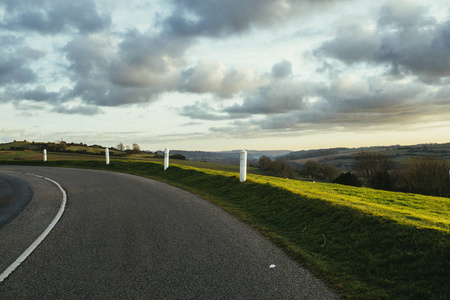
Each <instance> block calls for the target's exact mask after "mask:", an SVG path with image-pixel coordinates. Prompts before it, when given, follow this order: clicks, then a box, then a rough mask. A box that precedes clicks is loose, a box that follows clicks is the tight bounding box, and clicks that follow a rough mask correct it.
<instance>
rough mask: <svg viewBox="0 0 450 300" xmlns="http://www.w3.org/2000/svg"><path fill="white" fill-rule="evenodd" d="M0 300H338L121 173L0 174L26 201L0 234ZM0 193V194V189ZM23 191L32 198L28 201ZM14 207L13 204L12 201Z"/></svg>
mask: <svg viewBox="0 0 450 300" xmlns="http://www.w3.org/2000/svg"><path fill="white" fill-rule="evenodd" d="M30 174H35V175H41V176H45V177H47V178H50V179H52V180H54V181H55V182H57V183H59V184H60V185H61V186H62V188H63V189H64V190H65V192H66V193H67V205H66V207H65V210H64V212H63V215H62V217H61V219H60V220H59V221H58V223H57V224H56V225H55V226H54V228H53V229H52V230H51V232H50V233H49V234H48V236H47V237H46V238H45V239H44V240H43V241H42V243H41V244H40V245H39V246H37V248H36V249H35V250H34V251H33V252H32V253H31V254H30V256H29V257H28V258H27V259H26V260H25V261H24V262H23V263H22V264H21V265H20V266H19V267H18V268H17V269H16V270H15V271H14V272H12V273H11V275H9V276H8V277H7V278H6V279H5V280H4V281H3V282H2V283H0V298H1V299H337V298H338V296H337V295H336V294H334V293H333V292H332V291H331V290H330V289H328V288H327V287H326V286H325V285H324V284H323V283H322V282H321V281H319V280H317V279H316V278H314V277H313V276H312V274H311V273H310V272H309V271H307V270H305V269H303V268H302V267H300V266H299V265H297V264H296V263H295V262H293V261H292V260H290V259H289V258H288V257H287V256H286V255H285V254H284V253H283V252H282V251H281V250H279V249H278V248H277V247H275V246H274V245H273V244H272V243H271V242H269V241H268V240H267V239H265V238H264V237H263V236H262V235H260V234H258V233H257V232H255V231H254V230H253V229H252V228H251V227H250V226H248V225H246V224H243V223H242V222H240V221H238V220H237V219H235V218H234V217H232V216H230V215H229V214H228V213H226V212H225V211H224V210H223V209H221V208H218V207H216V206H215V205H213V204H211V203H209V202H208V201H206V200H204V199H201V198H199V197H197V196H195V195H193V194H190V193H188V192H186V191H183V190H181V189H178V188H175V187H173V186H170V185H167V184H164V183H161V182H158V181H154V180H150V179H146V178H142V177H138V176H133V175H126V174H120V173H113V172H106V171H96V170H81V169H64V168H44V167H20V166H0V179H1V178H2V176H3V178H6V177H5V176H7V177H9V178H11V177H12V178H15V180H16V181H17V182H20V184H19V185H20V186H21V188H19V189H17V193H22V194H23V195H22V196H21V197H22V198H26V197H32V201H31V202H30V203H29V204H28V206H26V208H25V209H24V211H23V212H22V213H21V214H20V215H19V216H17V217H16V218H15V219H14V220H12V221H11V222H9V223H8V224H6V225H4V226H3V227H2V228H0V258H1V260H0V273H1V272H3V270H5V269H6V268H8V266H9V265H10V264H11V263H13V262H14V260H16V259H17V257H19V256H20V255H21V253H23V251H24V250H25V249H26V248H27V247H28V246H29V245H30V244H31V243H32V242H33V241H34V240H35V239H36V238H37V237H38V236H39V235H40V234H41V233H42V232H43V231H44V230H45V229H46V228H47V226H48V225H49V224H50V223H51V222H52V220H54V218H55V215H56V214H57V213H58V211H59V210H60V209H61V202H62V198H63V196H62V192H61V190H60V189H59V188H58V187H57V186H56V184H55V183H52V182H50V181H48V180H46V179H45V178H41V177H36V176H33V175H30ZM0 186H1V185H0ZM30 189H31V190H32V192H30ZM19 198H20V197H19Z"/></svg>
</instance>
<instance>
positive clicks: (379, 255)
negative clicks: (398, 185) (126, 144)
mask: <svg viewBox="0 0 450 300" xmlns="http://www.w3.org/2000/svg"><path fill="white" fill-rule="evenodd" d="M0 164H26V165H46V166H64V167H84V168H96V169H105V170H111V171H119V172H125V173H131V174H136V175H140V176H146V177H150V178H154V179H157V180H161V181H164V182H167V183H170V184H173V185H176V186H178V187H181V188H184V189H186V190H189V191H191V192H194V193H196V194H198V195H200V196H202V197H204V198H206V199H208V200H210V201H211V202H213V203H215V204H217V205H220V206H222V207H223V208H224V209H226V210H227V211H229V212H230V213H232V214H234V215H235V216H237V217H238V218H240V219H241V220H243V221H245V222H247V223H248V224H251V225H252V226H253V227H254V228H256V229H257V230H259V231H260V232H262V233H263V234H264V235H266V236H267V237H268V238H270V239H271V240H272V241H273V242H274V243H276V244H277V245H279V246H280V247H281V248H283V249H284V250H285V251H286V252H287V253H288V254H289V255H290V256H291V257H292V258H293V259H295V260H296V261H297V262H298V263H300V264H301V265H303V266H306V267H308V268H309V269H310V270H312V271H313V272H314V273H315V274H316V275H317V276H319V277H320V278H322V279H323V280H325V281H326V282H328V283H329V285H330V286H331V287H332V288H333V289H334V290H335V291H337V292H338V293H339V294H340V295H342V296H343V297H344V298H348V299H449V298H450V285H449V278H450V225H449V224H450V216H449V210H450V199H448V198H437V197H427V196H421V195H415V194H402V193H392V192H384V191H377V190H371V189H361V188H353V187H346V186H340V185H334V184H320V183H305V182H298V181H293V180H284V179H279V178H273V177H265V176H258V175H250V174H249V175H248V180H247V181H246V182H245V183H239V179H238V174H236V173H230V172H224V171H217V170H208V169H198V168H193V167H189V166H181V165H178V166H176V165H171V167H170V168H169V169H167V170H166V171H163V168H162V165H161V164H159V163H151V162H137V161H119V160H117V161H116V160H114V161H112V162H111V164H110V165H108V166H106V165H105V164H104V162H101V161H55V162H53V161H52V162H50V161H49V162H46V163H43V162H40V161H8V162H0Z"/></svg>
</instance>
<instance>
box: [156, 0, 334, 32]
mask: <svg viewBox="0 0 450 300" xmlns="http://www.w3.org/2000/svg"><path fill="white" fill-rule="evenodd" d="M336 2H342V1H333V0H321V1H309V0H239V1H237V0H230V1H222V0H211V1H203V0H172V3H173V5H174V7H175V8H176V10H174V12H173V13H172V15H171V16H170V17H169V18H167V19H166V20H164V21H163V26H164V28H165V30H166V31H168V32H171V33H173V34H176V35H180V36H227V35H232V34H236V33H242V32H244V31H247V30H249V29H251V28H252V27H269V26H274V25H276V24H279V23H282V22H284V21H286V20H287V19H289V18H292V17H294V16H298V15H299V14H304V13H307V12H309V11H311V10H314V9H317V8H323V7H324V6H329V5H331V4H334V3H336Z"/></svg>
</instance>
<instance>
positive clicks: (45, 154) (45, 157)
mask: <svg viewBox="0 0 450 300" xmlns="http://www.w3.org/2000/svg"><path fill="white" fill-rule="evenodd" d="M44 161H47V149H44Z"/></svg>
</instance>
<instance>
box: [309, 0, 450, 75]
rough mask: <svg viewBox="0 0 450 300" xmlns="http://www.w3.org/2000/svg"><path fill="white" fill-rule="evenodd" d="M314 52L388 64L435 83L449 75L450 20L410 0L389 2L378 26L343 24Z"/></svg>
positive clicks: (396, 71) (348, 60) (347, 60)
mask: <svg viewBox="0 0 450 300" xmlns="http://www.w3.org/2000/svg"><path fill="white" fill-rule="evenodd" d="M315 53H316V54H317V55H320V56H322V57H332V58H336V59H338V60H341V61H342V62H344V63H347V64H352V63H361V62H362V63H364V62H365V63H368V64H372V65H385V66H389V68H390V71H391V73H392V74H396V75H414V76H417V77H419V78H420V79H421V80H423V81H424V82H428V83H432V82H436V81H438V80H440V79H445V77H449V76H450V21H447V22H444V23H439V22H438V21H437V20H436V19H433V18H431V17H430V16H429V15H428V14H427V10H426V9H424V8H423V7H421V6H414V5H412V3H411V2H410V1H408V2H404V1H399V2H397V1H395V2H387V4H386V5H385V6H383V7H382V8H381V9H380V14H379V19H378V27H377V28H366V27H365V26H363V25H362V24H361V23H355V24H353V25H351V26H348V27H344V28H341V29H340V30H338V31H337V34H336V37H335V38H334V39H332V40H329V41H326V42H324V43H323V44H322V45H321V47H320V48H318V49H317V50H316V51H315Z"/></svg>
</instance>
